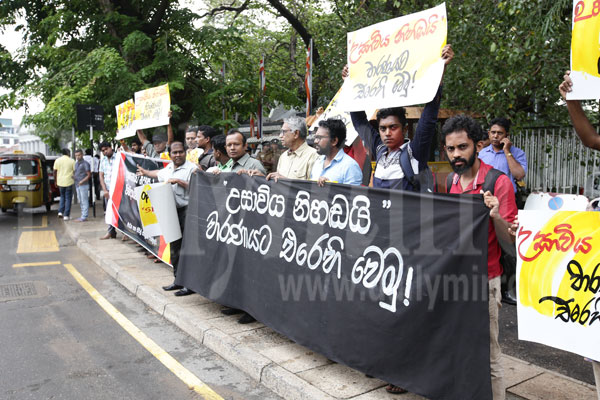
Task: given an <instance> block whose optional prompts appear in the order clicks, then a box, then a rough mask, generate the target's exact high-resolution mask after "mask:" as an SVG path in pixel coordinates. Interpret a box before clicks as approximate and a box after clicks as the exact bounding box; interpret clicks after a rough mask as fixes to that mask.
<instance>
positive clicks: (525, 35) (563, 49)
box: [0, 0, 572, 142]
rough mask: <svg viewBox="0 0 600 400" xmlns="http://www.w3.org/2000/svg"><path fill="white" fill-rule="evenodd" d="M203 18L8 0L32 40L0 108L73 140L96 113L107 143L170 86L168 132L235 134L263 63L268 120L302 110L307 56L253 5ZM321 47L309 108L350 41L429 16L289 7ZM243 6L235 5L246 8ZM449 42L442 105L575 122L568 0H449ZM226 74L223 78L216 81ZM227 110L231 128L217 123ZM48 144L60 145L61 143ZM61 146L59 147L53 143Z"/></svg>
mask: <svg viewBox="0 0 600 400" xmlns="http://www.w3.org/2000/svg"><path fill="white" fill-rule="evenodd" d="M207 1H208V2H209V4H207V7H208V9H211V8H214V10H213V11H214V12H213V13H212V14H210V15H205V16H202V17H201V16H199V15H197V14H195V13H194V12H193V11H191V10H190V9H189V8H187V7H186V6H185V4H188V3H184V2H180V3H179V2H178V1H176V0H146V1H143V2H140V1H137V0H71V1H65V0H55V1H52V2H46V1H42V0H33V1H25V0H14V1H9V2H0V29H1V28H2V26H3V25H7V24H12V23H14V22H15V21H16V20H17V15H21V16H23V17H25V19H26V20H27V25H26V26H22V27H20V28H19V29H20V30H21V31H22V32H24V33H25V37H26V42H25V44H24V46H23V47H22V48H21V49H20V51H19V53H18V55H17V57H11V55H10V54H9V53H8V52H7V51H6V50H5V49H4V48H2V47H0V80H1V81H2V85H3V86H4V87H7V88H9V89H10V90H11V93H9V94H7V95H3V96H0V109H6V108H10V107H17V106H20V105H22V104H23V103H24V102H25V101H26V100H27V99H29V98H31V97H33V96H38V97H39V98H41V99H42V100H43V102H44V104H45V109H44V110H43V111H42V112H40V113H38V114H35V115H31V116H29V117H28V118H27V120H26V122H29V123H32V124H35V125H36V126H37V127H38V128H39V130H41V131H44V132H48V133H47V134H46V136H47V137H48V141H49V142H50V141H51V140H54V139H50V137H54V136H56V135H57V134H56V132H59V131H64V130H67V131H69V130H70V127H71V126H72V125H73V124H75V120H76V115H75V105H76V104H82V103H92V104H100V105H102V106H103V107H104V110H105V115H106V116H105V126H106V131H105V132H104V133H103V136H104V137H112V136H113V135H114V132H115V130H116V126H115V125H116V121H115V105H117V104H119V103H121V102H123V101H125V100H127V99H129V98H131V97H132V96H133V93H134V92H135V91H138V90H141V89H144V88H148V87H152V86H157V85H160V84H164V83H169V87H170V89H171V101H172V104H173V106H172V109H173V125H174V126H176V127H177V126H181V125H182V124H184V123H186V122H188V121H189V122H194V123H201V124H213V125H215V126H225V125H227V126H232V125H236V124H240V123H243V122H245V121H247V120H248V119H249V117H250V114H251V113H255V112H256V110H257V105H258V95H259V92H258V62H259V60H260V57H261V55H262V54H264V55H265V66H266V68H265V69H266V77H267V90H266V94H265V98H264V103H265V109H266V110H267V112H268V109H269V107H273V106H275V105H276V104H284V105H287V106H295V107H298V108H303V107H304V103H305V89H304V72H305V60H306V50H305V49H306V47H305V44H304V42H303V40H302V38H301V35H300V33H299V32H298V31H297V30H295V29H294V28H292V26H291V25H290V23H289V22H288V20H286V19H285V18H283V17H282V16H280V15H279V13H278V12H277V11H276V10H275V8H273V2H274V1H275V0H250V1H249V2H248V3H247V4H245V5H244V6H243V9H240V10H238V11H231V10H230V11H226V10H217V7H220V6H222V5H224V4H225V3H221V2H220V0H207ZM281 3H282V4H283V6H285V7H286V8H287V9H288V10H289V11H290V12H291V14H293V15H294V16H295V17H296V18H297V19H298V21H299V22H300V23H301V24H302V25H303V27H304V28H306V30H307V31H308V33H309V34H310V35H311V36H312V37H313V40H314V43H315V47H316V49H317V51H318V54H319V62H318V63H317V64H316V65H315V66H314V76H313V97H314V103H313V105H314V106H316V107H318V106H323V107H325V106H326V105H327V103H328V102H329V101H330V99H331V98H332V97H333V96H334V95H335V93H336V92H337V90H338V89H339V87H340V86H341V84H342V80H341V76H340V75H341V74H340V72H341V69H342V67H343V66H344V64H345V63H346V33H347V32H350V31H354V30H356V29H359V28H362V27H365V26H367V25H370V24H373V23H376V22H381V21H384V20H387V19H390V18H394V17H397V16H400V15H405V14H409V13H413V12H417V11H420V10H423V9H425V8H429V7H433V6H435V5H437V4H438V2H433V1H424V0H405V1H398V0H332V1H329V2H325V3H324V2H317V1H310V0H303V1H295V0H281ZM242 4H243V3H242V1H241V0H237V1H236V2H234V3H233V4H231V2H227V3H226V5H227V6H228V7H240V6H242ZM446 7H447V10H448V21H449V29H448V32H449V37H448V43H451V44H452V45H453V47H454V50H455V53H456V56H455V60H454V61H453V63H452V64H451V65H450V67H449V68H448V70H447V72H446V76H445V89H444V103H443V107H447V108H454V109H459V110H469V111H473V112H478V113H480V114H482V115H484V116H486V117H492V116H497V115H508V116H509V117H511V118H513V120H514V121H515V122H516V123H517V125H531V124H555V123H564V122H566V121H567V118H566V114H565V110H564V107H559V106H557V105H556V102H557V101H558V99H559V95H558V90H557V86H558V84H559V83H560V81H561V77H562V74H563V72H564V70H566V69H567V68H568V66H569V46H570V29H571V28H570V13H571V7H572V2H571V1H568V0H536V1H530V2H524V1H521V0H505V1H499V0H492V1H480V0H448V1H447V2H446ZM223 62H225V64H226V76H225V79H223V78H222V77H221V75H220V73H219V71H220V69H221V66H222V63H223ZM223 108H225V109H226V114H227V121H222V110H223ZM53 132H54V133H53ZM53 135H54V136H53Z"/></svg>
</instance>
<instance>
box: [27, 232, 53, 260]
mask: <svg viewBox="0 0 600 400" xmlns="http://www.w3.org/2000/svg"><path fill="white" fill-rule="evenodd" d="M53 251H59V249H58V241H57V240H56V235H55V233H54V231H27V232H22V233H21V236H20V237H19V246H18V247H17V254H21V253H45V252H53Z"/></svg>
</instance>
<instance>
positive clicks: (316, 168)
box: [310, 118, 362, 186]
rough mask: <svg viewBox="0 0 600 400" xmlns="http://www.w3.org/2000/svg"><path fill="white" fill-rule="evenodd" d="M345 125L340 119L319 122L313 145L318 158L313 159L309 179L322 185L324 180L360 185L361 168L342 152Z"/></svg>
mask: <svg viewBox="0 0 600 400" xmlns="http://www.w3.org/2000/svg"><path fill="white" fill-rule="evenodd" d="M345 142H346V125H345V124H344V122H343V121H342V120H340V119H334V118H331V119H326V120H324V121H321V122H319V129H318V130H317V133H316V134H315V146H316V148H317V153H318V154H319V158H317V160H316V161H315V163H314V165H313V168H312V172H311V176H310V179H311V180H315V181H317V182H318V184H319V186H323V184H324V183H325V182H336V183H343V184H347V185H360V184H361V182H362V170H361V169H360V167H359V166H358V163H357V162H356V161H354V159H353V158H352V157H350V156H349V155H347V154H346V153H345V152H344V143H345Z"/></svg>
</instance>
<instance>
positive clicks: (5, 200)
mask: <svg viewBox="0 0 600 400" xmlns="http://www.w3.org/2000/svg"><path fill="white" fill-rule="evenodd" d="M45 164H46V159H45V157H44V155H43V154H41V153H35V154H25V153H23V152H21V151H18V150H17V151H14V152H11V153H2V154H0V208H1V209H2V212H6V210H8V209H14V210H15V211H21V210H22V209H23V208H25V207H28V208H34V207H40V206H43V205H45V206H46V211H50V207H51V206H52V198H51V195H50V193H49V185H48V172H47V170H46V165H45Z"/></svg>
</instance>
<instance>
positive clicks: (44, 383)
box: [0, 208, 279, 400]
mask: <svg viewBox="0 0 600 400" xmlns="http://www.w3.org/2000/svg"><path fill="white" fill-rule="evenodd" d="M33 211H35V213H33ZM42 211H43V210H42V209H41V208H40V209H36V210H25V212H24V213H23V214H22V215H20V216H17V215H16V214H14V213H3V214H0V254H2V260H1V262H0V321H2V323H1V324H0V343H1V345H0V348H1V349H2V351H1V354H2V356H1V357H0V371H2V372H1V373H0V398H1V399H111V400H112V399H200V398H203V397H202V396H201V395H199V394H198V393H196V392H194V391H192V390H190V389H189V388H188V386H187V385H186V384H185V383H184V382H182V381H181V380H180V379H179V378H178V377H177V376H176V375H175V374H174V373H173V372H172V371H171V370H169V369H167V367H165V366H164V365H163V364H162V363H161V362H160V361H158V359H157V358H155V357H154V356H153V355H152V354H151V353H150V352H149V351H147V350H146V349H145V348H144V347H142V345H141V344H140V343H138V341H136V340H135V339H134V338H133V337H132V336H131V335H130V334H128V333H127V332H126V331H125V330H124V329H123V328H122V327H121V326H120V325H119V324H117V322H116V321H115V320H114V319H113V318H112V317H111V316H109V314H107V313H106V312H105V311H104V310H103V309H102V308H101V307H100V306H99V305H98V304H97V303H96V302H95V301H94V300H93V299H92V298H91V297H90V295H89V294H88V293H87V292H86V291H85V290H84V289H83V288H82V286H81V285H80V284H79V283H78V282H77V281H76V280H75V279H74V277H73V276H72V275H71V274H70V273H69V271H68V270H67V268H65V266H64V265H65V264H71V265H73V267H74V268H75V269H76V270H77V271H78V272H79V273H81V275H83V276H84V277H85V279H87V281H88V282H89V283H90V284H91V285H92V286H93V287H94V288H95V289H96V290H98V292H100V294H101V295H102V296H104V297H105V298H106V299H107V300H108V301H109V302H110V303H112V305H113V306H115V307H116V308H117V309H118V310H119V311H120V312H121V313H122V314H123V315H124V316H125V317H126V318H128V319H129V320H130V321H131V322H132V323H133V324H134V325H135V326H136V327H137V328H139V329H140V330H141V331H142V332H143V333H144V334H145V335H147V336H148V337H149V338H150V339H151V340H153V341H154V342H156V343H157V344H158V345H159V346H160V347H162V349H164V350H165V351H166V352H167V353H169V354H170V355H171V356H173V357H174V358H175V359H176V360H177V361H178V362H179V363H181V364H182V365H183V367H184V368H186V369H187V370H189V371H190V372H191V373H192V374H194V375H195V376H196V377H197V378H199V379H200V380H201V381H203V382H204V383H205V384H207V385H208V386H209V387H210V388H211V389H212V390H214V391H215V392H216V393H218V394H219V395H220V396H222V397H223V398H225V399H257V400H258V399H261V400H262V399H279V397H278V396H276V395H274V394H273V393H272V392H270V391H269V390H268V389H266V388H264V387H263V386H261V385H259V384H257V383H256V382H255V381H254V380H252V379H251V378H249V377H248V376H247V375H245V374H244V373H243V372H241V371H239V370H238V369H236V368H235V367H233V366H232V365H231V364H229V363H228V362H227V361H225V360H223V359H222V358H221V357H219V356H218V355H216V354H215V353H213V352H212V351H210V350H209V349H207V348H205V347H203V346H202V345H199V344H198V343H197V342H195V341H194V340H193V339H191V338H190V337H188V336H187V335H186V334H184V333H183V332H181V331H180V330H178V329H177V328H176V327H174V326H173V325H171V324H170V323H169V322H168V321H166V320H164V319H163V318H162V317H161V316H159V315H157V314H156V313H154V312H153V311H151V310H149V309H147V308H146V307H145V306H144V304H143V303H142V302H141V301H139V300H138V299H137V298H135V297H133V296H132V295H131V294H130V293H129V292H128V291H127V290H126V289H124V288H123V287H121V286H120V285H119V284H117V283H116V282H114V281H113V280H112V279H111V278H110V277H109V276H108V275H106V274H105V273H104V272H103V271H102V270H101V269H100V268H99V267H97V266H96V265H95V264H94V263H93V262H91V260H89V259H88V258H87V257H86V256H84V255H83V254H82V253H81V252H80V251H79V250H78V249H77V247H76V246H75V245H74V243H73V242H72V241H71V240H70V239H69V238H68V237H67V236H66V235H65V234H63V226H64V225H63V222H62V221H61V220H59V219H58V218H57V216H56V211H55V210H54V211H53V212H52V213H50V214H49V216H48V217H47V218H46V220H47V224H48V226H47V227H42V226H43V225H44V218H43V213H42ZM48 231H54V232H55V237H56V239H57V242H58V244H59V246H60V248H59V251H44V252H34V253H19V254H17V249H18V248H20V249H21V251H26V250H27V249H29V250H31V245H32V244H33V243H25V242H24V241H25V240H27V239H28V238H29V239H31V238H32V237H28V236H27V235H34V237H33V238H34V239H35V238H36V236H35V235H39V234H31V233H27V232H48ZM42 236H43V237H44V238H45V239H44V240H43V243H38V245H40V246H50V247H51V244H52V243H51V242H52V235H51V234H48V233H44V234H42ZM37 238H38V239H39V238H40V236H37ZM30 241H31V240H30ZM19 246H21V247H19ZM34 247H35V246H34ZM42 250H43V249H42ZM46 250H47V249H46ZM49 261H54V262H57V263H56V265H43V266H27V267H16V268H15V267H13V266H14V265H15V264H23V263H35V262H49Z"/></svg>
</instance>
